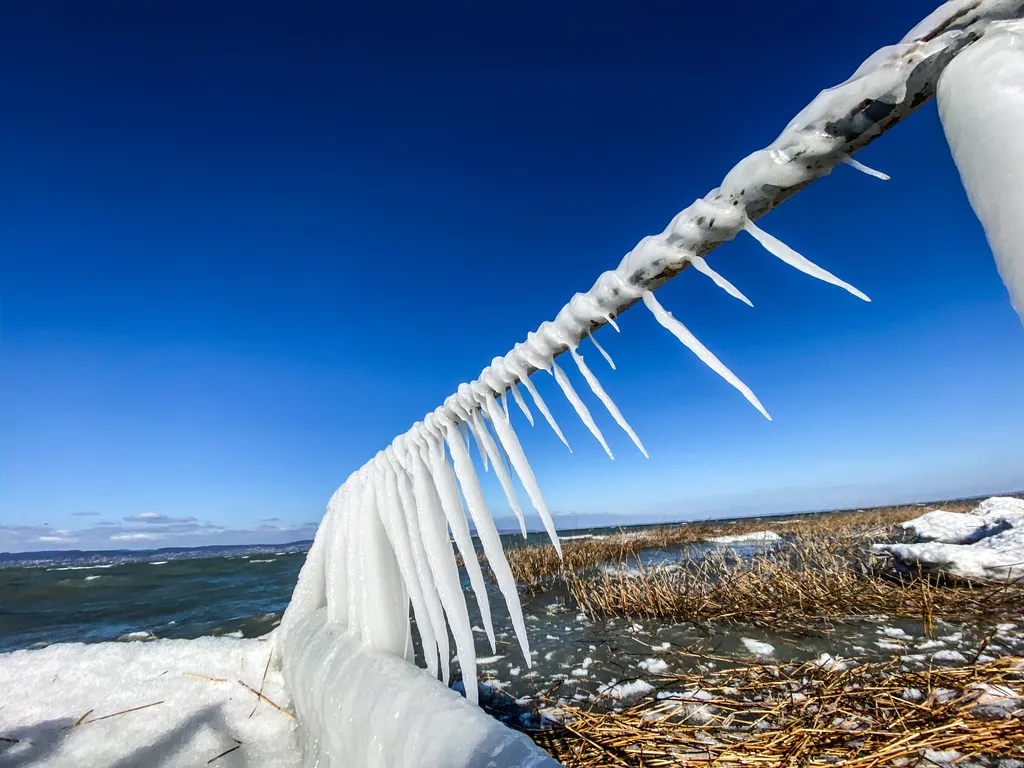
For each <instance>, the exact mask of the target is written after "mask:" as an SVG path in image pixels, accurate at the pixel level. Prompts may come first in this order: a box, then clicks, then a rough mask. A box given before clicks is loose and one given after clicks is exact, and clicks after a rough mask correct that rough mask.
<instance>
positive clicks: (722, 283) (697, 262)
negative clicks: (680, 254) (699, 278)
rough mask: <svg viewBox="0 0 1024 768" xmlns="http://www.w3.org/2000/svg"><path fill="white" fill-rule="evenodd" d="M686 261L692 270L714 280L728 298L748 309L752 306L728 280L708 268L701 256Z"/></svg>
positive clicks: (691, 257)
mask: <svg viewBox="0 0 1024 768" xmlns="http://www.w3.org/2000/svg"><path fill="white" fill-rule="evenodd" d="M686 260H687V261H689V262H690V263H691V264H693V267H694V269H696V270H697V271H698V272H700V273H701V274H702V275H706V276H707V277H710V278H711V279H712V280H714V282H715V285H717V286H718V287H719V288H721V289H722V290H724V291H725V292H726V293H728V294H729V295H730V296H732V297H733V298H736V299H739V300H740V301H742V302H743V303H744V304H746V305H747V306H748V307H752V306H754V305H753V304H752V303H751V302H750V299H748V298H747V297H746V296H744V295H743V294H742V293H741V292H740V290H739V289H738V288H737V287H736V286H735V285H733V284H732V283H730V282H729V281H728V280H726V279H725V278H724V277H722V276H721V275H720V274H718V273H717V272H716V271H715V270H713V269H712V268H711V267H709V266H708V263H707V261H705V260H704V258H702V257H701V256H693V255H689V256H687V257H686Z"/></svg>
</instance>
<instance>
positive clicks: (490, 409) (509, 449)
mask: <svg viewBox="0 0 1024 768" xmlns="http://www.w3.org/2000/svg"><path fill="white" fill-rule="evenodd" d="M483 401H484V408H486V409H487V413H488V414H489V415H490V417H491V423H492V424H494V428H495V429H496V430H497V432H498V439H499V440H501V444H502V446H504V448H505V452H506V453H507V454H508V458H509V461H511V462H512V466H513V467H515V469H516V474H517V475H519V479H520V480H521V481H522V482H523V487H524V488H525V489H526V493H527V495H528V496H529V497H530V501H531V502H533V508H534V509H536V510H537V513H538V514H539V515H540V519H541V522H543V523H544V529H545V530H546V531H547V532H548V538H550V539H551V543H552V544H553V545H554V547H555V550H556V551H557V552H558V556H559V557H561V556H562V545H561V543H560V542H559V541H558V533H557V532H556V531H555V521H554V520H553V519H552V518H551V512H550V510H548V505H547V502H545V501H544V496H543V495H541V492H540V486H539V485H537V478H536V477H535V476H534V474H533V469H532V468H531V467H530V462H529V461H527V459H526V454H525V453H524V452H523V446H522V445H520V444H519V438H518V437H516V433H515V430H514V429H512V425H511V424H509V423H508V422H507V421H504V420H502V419H501V418H500V417H499V418H495V417H496V416H498V413H497V411H498V404H497V401H495V399H494V398H493V397H485V398H483Z"/></svg>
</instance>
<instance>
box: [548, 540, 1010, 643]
mask: <svg viewBox="0 0 1024 768" xmlns="http://www.w3.org/2000/svg"><path fill="white" fill-rule="evenodd" d="M565 579H566V584H567V586H568V589H569V593H570V594H571V595H572V597H573V599H575V601H576V602H577V604H578V605H579V607H580V608H581V609H582V610H583V611H584V612H585V613H586V614H587V615H588V616H590V617H591V618H598V617H607V616H629V617H635V618H655V619H661V620H671V621H689V622H695V623H703V622H709V623H710V622H714V623H720V624H750V625H755V626H761V627H771V628H773V629H788V630H795V631H808V632H813V631H821V630H826V631H827V630H828V629H829V628H830V626H831V624H832V622H834V621H836V620H841V619H843V618H848V617H851V616H864V615H869V614H885V615H888V616H892V617H901V618H916V619H920V621H921V623H922V626H923V634H925V635H927V636H929V637H930V636H932V631H933V622H934V620H935V619H936V618H955V619H956V620H958V621H978V622H985V621H992V622H996V623H998V622H999V621H1006V620H1007V618H1006V617H1008V616H1020V615H1021V613H1022V611H1024V582H1020V581H1019V582H1017V583H1011V584H1005V583H999V584H993V583H940V582H937V581H935V580H933V579H931V578H928V577H922V576H920V575H916V576H915V575H906V574H899V573H897V572H896V571H895V570H893V569H891V568H888V567H886V562H885V560H882V559H879V558H876V557H875V556H873V555H872V554H871V553H870V550H869V549H868V548H867V547H866V546H865V542H864V541H863V540H861V539H857V538H851V537H841V536H835V535H827V536H819V537H813V538H807V537H803V536H800V537H797V538H795V539H794V540H792V541H790V542H788V543H786V544H784V545H782V546H779V547H776V548H773V549H771V550H768V551H765V552H762V553H760V554H755V555H752V556H749V557H738V556H736V555H734V554H733V553H732V552H731V551H729V550H722V551H712V552H708V553H706V554H705V555H704V556H703V557H701V558H699V559H694V560H687V561H683V562H680V563H678V564H673V565H670V566H660V567H656V568H652V569H648V570H643V569H639V568H627V567H621V568H620V569H618V570H617V571H607V570H606V571H605V572H598V573H593V572H591V573H572V574H566V575H565Z"/></svg>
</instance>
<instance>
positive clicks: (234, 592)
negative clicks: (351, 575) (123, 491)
mask: <svg viewBox="0 0 1024 768" xmlns="http://www.w3.org/2000/svg"><path fill="white" fill-rule="evenodd" d="M305 556H306V553H305V546H302V547H296V546H294V545H293V546H290V547H286V548H284V549H273V548H267V547H251V548H225V549H222V550H220V551H219V552H218V553H217V554H216V555H214V556H211V554H210V552H209V551H208V550H178V551H175V552H157V553H143V554H131V553H117V554H111V553H75V554H70V555H67V554H65V555H56V556H53V557H48V558H33V559H31V560H26V559H24V558H23V559H20V560H15V559H14V558H13V557H10V556H8V560H7V562H5V563H3V565H4V566H6V567H0V651H10V650H15V649H18V648H33V647H36V648H37V647H41V646H44V645H49V644H50V643H66V642H99V641H104V640H116V639H118V638H119V637H121V636H123V635H126V634H128V633H132V632H152V633H153V634H155V635H157V636H158V637H183V638H187V637H198V636H200V635H226V634H231V633H238V632H241V634H242V636H244V637H257V636H259V635H262V634H265V633H267V632H269V631H270V630H271V629H272V628H273V626H274V624H275V623H276V621H277V620H278V619H280V616H281V611H283V610H284V606H285V605H287V603H288V599H289V598H290V597H291V592H292V588H293V587H294V586H295V580H296V578H297V577H298V573H299V568H300V567H301V566H302V562H303V559H304V558H305Z"/></svg>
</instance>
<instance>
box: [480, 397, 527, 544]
mask: <svg viewBox="0 0 1024 768" xmlns="http://www.w3.org/2000/svg"><path fill="white" fill-rule="evenodd" d="M469 418H470V424H472V425H473V429H474V432H476V433H478V434H479V435H480V440H481V442H482V444H483V447H484V451H485V452H486V453H487V455H488V456H490V457H491V464H492V465H493V467H494V474H495V475H497V476H498V482H499V483H501V490H503V491H504V492H505V498H506V499H507V500H508V504H509V506H510V507H512V513H513V514H514V515H515V516H516V519H517V520H518V521H519V529H520V530H521V531H522V532H523V538H524V539H525V538H526V518H525V517H524V516H523V509H522V507H520V506H519V500H518V499H517V498H516V489H515V486H514V485H512V478H511V477H509V474H508V471H507V470H506V469H505V464H504V463H503V462H502V460H501V456H500V455H499V454H498V446H497V445H495V444H494V438H493V437H491V433H490V431H488V429H487V425H486V424H484V421H483V417H481V416H480V411H478V410H476V409H475V408H474V409H473V410H472V411H470V412H469Z"/></svg>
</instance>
